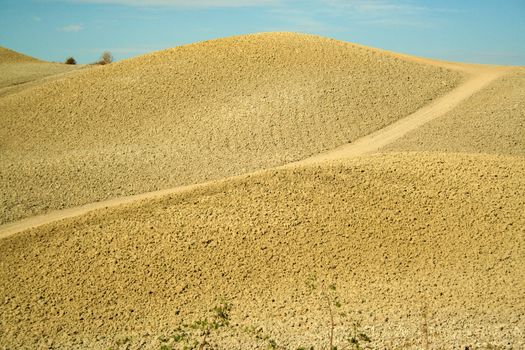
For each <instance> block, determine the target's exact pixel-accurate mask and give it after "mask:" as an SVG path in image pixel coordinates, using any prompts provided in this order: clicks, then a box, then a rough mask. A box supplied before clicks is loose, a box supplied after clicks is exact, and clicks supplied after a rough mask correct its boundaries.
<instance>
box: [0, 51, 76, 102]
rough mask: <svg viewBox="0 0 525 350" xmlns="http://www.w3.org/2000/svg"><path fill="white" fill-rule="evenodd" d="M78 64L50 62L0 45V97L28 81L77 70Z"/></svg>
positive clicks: (19, 87) (19, 88)
mask: <svg viewBox="0 0 525 350" xmlns="http://www.w3.org/2000/svg"><path fill="white" fill-rule="evenodd" d="M78 68H79V66H73V65H66V64H62V63H51V62H44V61H40V60H37V59H36V58H33V57H30V56H26V55H22V54H20V53H18V52H15V51H12V50H9V49H6V48H3V47H0V97H2V96H4V95H7V94H9V93H13V92H15V91H20V90H21V88H26V87H27V85H28V83H30V82H34V81H39V80H42V79H43V78H47V77H53V76H54V77H56V76H57V75H58V76H61V75H63V74H64V73H69V72H73V71H75V70H77V69H78Z"/></svg>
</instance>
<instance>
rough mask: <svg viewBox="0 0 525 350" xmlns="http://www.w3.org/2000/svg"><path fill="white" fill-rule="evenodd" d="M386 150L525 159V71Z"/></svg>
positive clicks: (516, 72) (511, 75) (507, 77)
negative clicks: (519, 156) (482, 154)
mask: <svg viewBox="0 0 525 350" xmlns="http://www.w3.org/2000/svg"><path fill="white" fill-rule="evenodd" d="M384 150H391V151H439V152H467V153H494V154H512V155H521V156H525V69H524V68H516V69H515V70H513V71H512V72H509V73H508V74H506V75H505V76H504V77H502V78H500V79H498V80H497V81H495V82H493V83H492V84H491V85H489V86H488V87H487V88H485V89H484V90H482V91H480V92H479V93H477V94H475V95H474V96H472V97H470V98H469V99H467V100H465V101H464V102H462V103H461V104H460V105H459V106H458V108H456V109H454V110H453V111H451V112H449V113H448V114H446V115H445V116H443V117H442V118H439V119H436V120H434V121H432V122H430V123H428V124H427V125H425V126H423V127H421V128H419V129H417V130H415V131H413V132H411V133H410V134H408V135H406V136H405V137H404V138H402V139H400V140H398V141H397V142H394V143H392V144H390V145H388V146H386V147H385V148H384Z"/></svg>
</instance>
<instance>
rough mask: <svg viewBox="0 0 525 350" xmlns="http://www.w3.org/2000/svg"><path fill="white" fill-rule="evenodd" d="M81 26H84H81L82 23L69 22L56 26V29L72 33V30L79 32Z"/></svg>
mask: <svg viewBox="0 0 525 350" xmlns="http://www.w3.org/2000/svg"><path fill="white" fill-rule="evenodd" d="M83 28H84V27H83V26H82V24H69V25H67V26H64V27H60V28H58V30H60V31H61V32H70V33H74V32H80V31H81V30H82V29H83Z"/></svg>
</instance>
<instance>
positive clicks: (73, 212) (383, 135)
mask: <svg viewBox="0 0 525 350" xmlns="http://www.w3.org/2000/svg"><path fill="white" fill-rule="evenodd" d="M413 59H414V60H417V61H419V62H424V63H426V64H434V65H439V66H443V67H446V68H448V69H455V70H460V71H462V72H464V73H466V74H468V75H469V77H468V79H467V80H466V81H465V82H463V83H462V84H461V85H460V86H458V87H457V88H455V89H454V90H452V91H451V92H450V93H448V94H446V95H445V96H442V97H440V98H438V99H437V100H436V101H433V102H432V103H430V104H429V105H427V106H425V107H423V108H421V109H420V110H418V111H416V112H415V113H413V114H411V115H409V116H407V117H405V118H403V119H401V120H399V121H397V122H395V123H394V124H391V125H389V126H387V127H385V128H383V129H381V130H378V131H376V132H374V133H372V134H370V135H367V136H365V137H363V138H360V139H358V140H356V141H355V142H352V143H350V144H347V145H344V146H341V147H338V148H336V149H333V150H331V151H328V152H324V153H321V154H318V155H315V156H313V157H309V158H307V159H304V160H302V161H299V162H293V163H290V164H288V165H286V166H298V165H306V164H312V163H316V162H322V161H328V160H336V159H344V158H348V157H355V156H359V155H363V154H368V153H372V152H374V151H377V150H378V149H380V148H382V147H384V146H385V145H387V144H389V143H391V142H393V141H395V140H397V139H399V138H401V137H403V136H404V135H406V134H407V133H409V132H410V131H412V130H414V129H416V128H418V127H420V126H422V125H424V124H425V123H428V122H429V121H431V120H433V119H436V118H439V117H440V116H442V115H444V114H446V113H447V112H449V111H451V110H452V109H453V108H454V107H456V106H457V105H458V104H459V103H460V102H462V101H464V100H465V99H467V98H469V97H470V96H472V95H473V94H475V93H476V92H478V91H480V90H481V89H483V88H484V87H486V86H487V85H488V84H490V83H491V82H492V81H494V80H495V79H497V78H499V77H501V76H502V75H504V74H506V73H507V72H508V71H509V68H506V67H493V66H482V65H466V64H456V63H442V62H439V61H432V60H424V59H420V58H413ZM256 173H259V172H256ZM244 176H246V175H241V176H240V177H244ZM235 178H238V177H235ZM231 179H233V178H231ZM213 182H214V181H209V182H203V183H201V184H193V185H187V186H179V187H176V188H171V189H165V190H160V191H153V192H147V193H143V194H138V195H132V196H124V197H119V198H114V199H110V200H106V201H101V202H95V203H90V204H86V205H82V206H79V207H74V208H68V209H64V210H60V211H53V212H50V213H48V214H44V215H38V216H33V217H30V218H27V219H23V220H20V221H17V222H13V223H8V224H4V225H2V226H0V238H2V237H8V236H10V235H13V234H15V233H17V232H21V231H24V230H26V229H29V228H32V227H37V226H41V225H44V224H47V223H51V222H54V221H57V220H62V219H65V218H70V217H74V216H78V215H82V214H85V213H88V212H90V211H93V210H97V209H103V208H108V207H114V206H118V205H122V204H127V203H131V202H134V201H139V200H144V199H149V198H154V197H159V196H164V195H168V194H175V193H182V192H185V191H190V190H193V189H195V188H198V187H202V186H207V185H209V184H211V183H213Z"/></svg>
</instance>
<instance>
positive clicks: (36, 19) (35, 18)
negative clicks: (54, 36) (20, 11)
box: [31, 16, 42, 22]
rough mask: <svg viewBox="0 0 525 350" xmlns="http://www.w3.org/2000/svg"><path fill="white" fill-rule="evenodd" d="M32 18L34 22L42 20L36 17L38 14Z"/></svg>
mask: <svg viewBox="0 0 525 350" xmlns="http://www.w3.org/2000/svg"><path fill="white" fill-rule="evenodd" d="M31 18H32V19H33V21H35V22H42V17H38V16H33V17H31Z"/></svg>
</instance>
